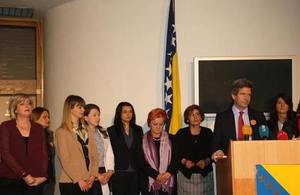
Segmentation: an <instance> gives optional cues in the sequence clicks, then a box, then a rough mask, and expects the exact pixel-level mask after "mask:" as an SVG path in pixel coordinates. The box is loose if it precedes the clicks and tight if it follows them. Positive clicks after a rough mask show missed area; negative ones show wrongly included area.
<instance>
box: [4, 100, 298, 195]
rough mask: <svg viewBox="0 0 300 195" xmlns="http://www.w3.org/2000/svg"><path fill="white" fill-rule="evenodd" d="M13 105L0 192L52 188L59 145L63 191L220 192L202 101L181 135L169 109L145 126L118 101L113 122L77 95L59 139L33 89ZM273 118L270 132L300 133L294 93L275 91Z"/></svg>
mask: <svg viewBox="0 0 300 195" xmlns="http://www.w3.org/2000/svg"><path fill="white" fill-rule="evenodd" d="M10 108H11V111H12V119H11V120H9V121H5V122H3V123H2V124H1V126H0V152H1V163H0V194H8V195H10V194H21V195H23V194H24V195H31V194H34V195H35V194H47V192H48V193H50V194H51V193H52V194H53V190H54V188H53V187H54V183H55V175H54V169H53V167H54V166H53V162H54V161H53V159H54V145H55V148H56V154H57V156H58V159H59V164H60V176H59V189H60V192H61V194H62V195H77V194H78V195H81V194H82V195H96V194H97V195H99V194H103V195H108V194H111V193H112V194H114V195H127V194H128V195H138V194H140V193H141V194H143V195H149V194H153V195H173V194H178V195H181V194H191V195H192V194H203V195H205V194H207V195H212V194H214V182H213V174H212V170H213V169H212V160H211V158H210V157H211V150H210V144H211V142H212V137H213V133H212V131H211V130H210V129H208V128H206V127H203V126H201V125H200V124H201V122H202V121H203V120H204V114H203V112H202V111H201V109H200V107H199V106H198V105H191V106H189V107H187V108H186V110H185V111H184V122H185V123H186V124H187V125H188V126H187V127H185V128H182V129H179V130H178V132H177V134H176V135H175V136H173V135H169V134H168V133H167V132H166V131H164V125H165V122H166V117H167V116H166V112H165V111H164V110H163V109H161V108H155V109H153V110H151V111H150V112H149V114H148V118H147V125H148V127H149V130H148V131H147V132H146V133H145V134H144V133H143V130H142V128H141V127H140V126H138V125H137V124H136V116H135V111H134V108H133V106H132V105H131V104H130V103H128V102H121V103H119V104H118V106H117V108H116V112H115V117H114V122H113V126H111V127H109V128H107V130H106V129H104V128H103V127H101V126H100V125H99V123H100V113H101V112H100V108H99V107H98V106H97V105H95V104H85V101H84V99H83V98H81V97H80V96H76V95H70V96H68V97H67V98H66V100H65V102H64V107H63V117H62V122H61V125H60V127H59V128H58V129H57V130H56V131H55V139H54V140H55V144H54V142H53V133H51V131H49V130H48V126H49V111H48V110H47V109H45V108H41V107H38V108H35V109H34V110H33V109H32V101H31V100H30V99H29V97H28V96H27V95H20V96H16V97H15V98H14V99H13V101H12V103H11V106H10ZM298 111H300V108H299V106H298ZM33 121H35V122H36V123H35V122H33ZM39 124H40V125H39ZM297 124H298V126H297ZM268 125H269V128H270V137H269V139H278V134H279V133H280V132H284V133H286V134H287V137H288V139H292V138H293V137H298V136H299V127H300V117H299V116H298V118H297V114H296V113H295V112H293V111H292V104H291V102H290V99H288V98H286V97H285V96H284V95H282V94H280V95H278V97H276V99H275V101H274V106H273V112H272V113H271V115H270V120H269V123H268ZM49 165H50V166H49ZM46 180H47V182H45V181H46Z"/></svg>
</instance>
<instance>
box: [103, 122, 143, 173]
mask: <svg viewBox="0 0 300 195" xmlns="http://www.w3.org/2000/svg"><path fill="white" fill-rule="evenodd" d="M107 131H108V134H109V137H110V141H111V146H112V149H113V153H114V157H115V171H116V172H117V171H120V170H126V169H127V168H128V166H129V165H131V166H132V167H133V168H135V169H137V165H136V162H137V159H138V157H137V156H138V155H137V153H138V151H139V150H140V147H141V143H142V139H143V130H142V127H140V126H138V125H135V126H133V128H132V135H133V143H132V145H131V147H130V148H128V147H127V144H126V142H125V138H124V136H123V134H122V132H121V131H120V130H119V129H117V128H116V126H111V127H109V128H107Z"/></svg>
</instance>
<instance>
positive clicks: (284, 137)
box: [277, 130, 289, 140]
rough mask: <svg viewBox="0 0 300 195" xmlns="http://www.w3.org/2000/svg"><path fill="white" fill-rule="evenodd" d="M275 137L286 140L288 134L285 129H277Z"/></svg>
mask: <svg viewBox="0 0 300 195" xmlns="http://www.w3.org/2000/svg"><path fill="white" fill-rule="evenodd" d="M277 139H278V140H288V139H289V136H288V134H287V133H286V132H285V131H283V130H279V131H278V133H277Z"/></svg>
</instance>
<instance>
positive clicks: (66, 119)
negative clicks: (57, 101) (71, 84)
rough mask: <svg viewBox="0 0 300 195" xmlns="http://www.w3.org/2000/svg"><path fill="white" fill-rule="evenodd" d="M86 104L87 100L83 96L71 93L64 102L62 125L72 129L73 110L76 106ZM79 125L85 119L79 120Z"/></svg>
mask: <svg viewBox="0 0 300 195" xmlns="http://www.w3.org/2000/svg"><path fill="white" fill-rule="evenodd" d="M76 105H80V106H84V105H85V101H84V99H83V98H82V97H80V96H77V95H69V96H68V97H67V98H66V100H65V103H64V108H63V118H62V122H61V125H60V127H61V128H64V129H68V130H72V128H73V125H72V120H71V110H72V109H73V108H74V107H75V106H76ZM79 123H80V124H79V125H81V124H83V119H81V120H80V121H79Z"/></svg>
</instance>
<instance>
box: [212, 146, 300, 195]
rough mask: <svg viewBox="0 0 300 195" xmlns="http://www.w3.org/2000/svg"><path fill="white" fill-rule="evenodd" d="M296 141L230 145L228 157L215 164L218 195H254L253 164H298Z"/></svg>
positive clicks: (299, 148)
mask: <svg viewBox="0 0 300 195" xmlns="http://www.w3.org/2000/svg"><path fill="white" fill-rule="evenodd" d="M299 151H300V140H285V141H275V140H274V141H273V140H272V141H231V142H230V147H229V152H228V157H227V158H226V159H221V160H218V162H217V163H216V179H217V194H218V195H231V194H233V195H240V194H241V195H253V194H257V193H256V184H255V181H256V180H255V179H256V178H255V177H256V168H255V165H257V164H300V155H299Z"/></svg>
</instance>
